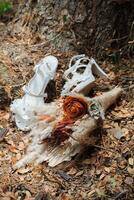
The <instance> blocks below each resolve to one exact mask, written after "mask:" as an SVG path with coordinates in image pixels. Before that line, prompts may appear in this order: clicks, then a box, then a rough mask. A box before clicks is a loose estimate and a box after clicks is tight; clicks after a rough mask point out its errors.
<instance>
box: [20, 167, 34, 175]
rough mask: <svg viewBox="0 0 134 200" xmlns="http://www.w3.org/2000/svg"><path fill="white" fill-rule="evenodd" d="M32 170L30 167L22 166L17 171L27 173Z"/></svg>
mask: <svg viewBox="0 0 134 200" xmlns="http://www.w3.org/2000/svg"><path fill="white" fill-rule="evenodd" d="M30 171H31V169H30V168H21V169H18V170H17V172H18V173H19V174H26V173H28V172H30Z"/></svg>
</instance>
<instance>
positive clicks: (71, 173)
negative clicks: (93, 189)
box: [67, 167, 77, 175]
mask: <svg viewBox="0 0 134 200" xmlns="http://www.w3.org/2000/svg"><path fill="white" fill-rule="evenodd" d="M76 173H77V170H76V169H75V168H73V167H72V168H71V169H70V171H69V172H67V174H68V175H74V174H76Z"/></svg>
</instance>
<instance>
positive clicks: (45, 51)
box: [0, 23, 134, 200]
mask: <svg viewBox="0 0 134 200" xmlns="http://www.w3.org/2000/svg"><path fill="white" fill-rule="evenodd" d="M12 30H13V24H9V26H6V25H5V24H4V23H0V85H3V86H4V87H5V89H6V91H7V92H8V95H9V96H10V98H11V100H13V99H14V98H17V97H20V96H21V95H23V94H22V91H21V87H22V86H23V85H24V84H25V83H26V82H28V80H29V78H30V77H31V76H32V75H33V72H32V69H33V67H34V65H35V63H37V61H39V60H40V59H41V58H43V57H45V56H46V55H49V54H52V55H54V56H56V57H57V58H58V59H59V67H58V72H57V75H56V87H57V96H59V93H60V88H61V76H62V74H63V71H64V69H66V68H67V66H68V62H69V60H70V58H71V56H73V55H75V54H76V52H69V51H68V52H66V53H63V52H59V51H57V50H56V49H54V48H53V47H51V44H50V43H47V42H46V45H45V46H44V44H42V45H43V46H42V45H36V43H37V40H38V33H37V35H34V37H33V35H31V32H30V30H29V29H28V28H27V31H26V27H25V29H24V31H23V30H22V32H21V34H18V33H14V32H13V31H12ZM89 56H90V55H89ZM97 62H98V60H97ZM98 63H99V64H100V66H101V67H102V68H103V69H104V71H105V72H106V73H107V74H108V77H109V79H108V80H101V79H98V80H97V82H96V87H95V88H94V94H97V95H99V94H101V93H102V92H104V91H108V90H109V89H111V88H113V87H114V86H116V85H118V86H122V87H123V88H124V92H123V94H122V96H121V98H120V100H118V102H117V104H116V105H114V106H113V107H112V109H109V110H108V112H107V113H106V119H105V122H104V126H103V130H102V140H101V142H100V144H99V146H100V148H99V147H98V148H93V147H92V148H89V149H87V150H85V152H84V153H83V154H82V155H80V156H77V157H76V158H74V159H73V160H72V161H71V162H68V163H63V164H62V165H59V166H57V167H54V168H50V167H48V166H47V163H43V164H42V165H39V166H36V167H35V166H33V165H32V164H31V165H28V166H27V167H24V168H21V169H19V170H17V171H13V165H14V164H15V163H16V161H17V160H19V159H20V158H21V157H22V156H23V155H24V152H25V151H26V147H27V145H28V144H27V143H28V141H27V137H26V135H27V134H28V133H24V132H22V131H19V130H18V129H17V127H16V126H15V125H14V123H13V122H12V121H11V117H10V116H11V113H10V108H9V106H6V109H5V110H0V137H1V138H0V200H14V199H15V200H16V199H18V200H24V199H26V200H32V199H35V196H36V200H37V199H38V200H47V199H52V200H55V199H59V200H73V199H75V200H82V199H83V200H84V199H85V200H88V199H91V200H95V199H96V200H97V199H106V200H119V199H124V200H130V199H134V179H133V178H134V135H133V133H134V60H133V59H132V58H129V59H128V58H126V59H125V58H124V59H122V60H120V62H119V63H118V64H112V63H111V62H110V61H109V62H108V61H103V62H102V61H99V62H98ZM3 132H5V134H2V133H3ZM41 192H42V193H41Z"/></svg>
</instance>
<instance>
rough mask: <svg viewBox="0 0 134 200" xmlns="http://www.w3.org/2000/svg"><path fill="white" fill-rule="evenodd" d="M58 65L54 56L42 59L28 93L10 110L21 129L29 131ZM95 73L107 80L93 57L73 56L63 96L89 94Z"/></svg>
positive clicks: (14, 103)
mask: <svg viewBox="0 0 134 200" xmlns="http://www.w3.org/2000/svg"><path fill="white" fill-rule="evenodd" d="M57 66H58V60H57V58H56V57H54V56H47V57H45V58H44V59H42V60H41V61H40V62H39V63H38V64H37V65H36V66H35V67H34V71H35V75H34V76H33V78H32V79H31V80H30V81H29V83H28V84H27V85H26V86H24V87H23V90H24V92H25V95H24V96H23V98H22V99H17V100H14V101H13V103H12V104H11V111H12V112H13V114H14V117H15V121H16V124H17V127H18V128H19V129H21V130H25V131H26V130H29V129H30V126H31V123H32V122H33V119H34V117H33V116H34V115H35V112H38V111H39V110H41V108H42V107H43V106H44V97H47V94H46V93H44V92H45V89H46V87H47V84H48V83H49V81H50V80H52V79H54V77H55V73H56V69H57ZM93 74H95V75H98V76H104V77H107V75H106V73H105V72H104V71H103V70H102V69H101V68H100V67H99V66H98V65H97V63H96V62H95V60H94V59H93V58H91V59H89V58H88V57H86V56H85V55H84V54H83V55H77V56H74V57H73V58H72V59H71V61H70V63H69V68H68V70H66V71H65V73H64V75H63V77H64V79H66V83H65V85H64V87H63V90H62V92H61V95H67V94H69V93H87V92H89V90H90V89H91V87H92V83H93V82H94V81H95V77H94V75H93Z"/></svg>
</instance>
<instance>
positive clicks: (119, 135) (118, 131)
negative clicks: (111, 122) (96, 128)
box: [110, 126, 124, 140]
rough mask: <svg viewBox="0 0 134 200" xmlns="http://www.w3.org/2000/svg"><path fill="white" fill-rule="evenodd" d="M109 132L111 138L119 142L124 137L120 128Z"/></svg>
mask: <svg viewBox="0 0 134 200" xmlns="http://www.w3.org/2000/svg"><path fill="white" fill-rule="evenodd" d="M110 132H112V134H113V136H114V137H115V138H116V139H118V140H120V139H121V138H122V137H124V132H123V131H122V130H121V128H120V127H119V126H117V127H116V128H113V129H111V130H110Z"/></svg>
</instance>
